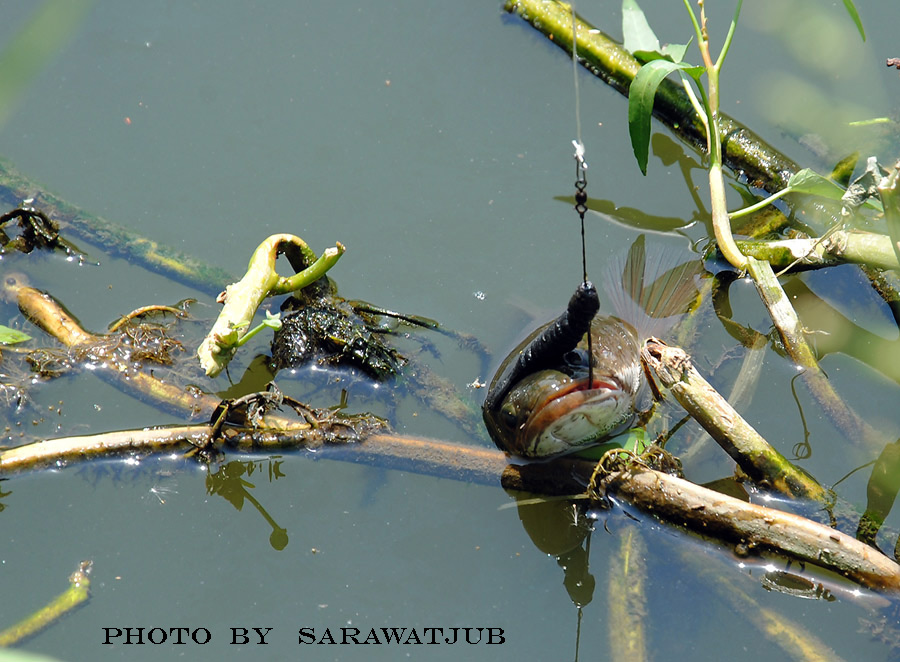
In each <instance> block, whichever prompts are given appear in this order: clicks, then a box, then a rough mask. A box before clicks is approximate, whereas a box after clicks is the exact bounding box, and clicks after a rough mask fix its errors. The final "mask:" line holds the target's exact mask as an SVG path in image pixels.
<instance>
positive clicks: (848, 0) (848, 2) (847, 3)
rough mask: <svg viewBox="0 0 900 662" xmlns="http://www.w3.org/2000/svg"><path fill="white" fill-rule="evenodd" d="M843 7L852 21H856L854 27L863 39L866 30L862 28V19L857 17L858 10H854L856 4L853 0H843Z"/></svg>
mask: <svg viewBox="0 0 900 662" xmlns="http://www.w3.org/2000/svg"><path fill="white" fill-rule="evenodd" d="M844 7H846V8H847V13H848V14H850V18H852V19H853V22H854V23H856V29H857V30H859V36H860V37H862V40H863V41H865V40H866V31H865V29H864V28H863V24H862V21H861V20H860V18H859V12H858V11H856V5H854V4H853V0H844Z"/></svg>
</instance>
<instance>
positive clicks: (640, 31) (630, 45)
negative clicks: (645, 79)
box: [622, 0, 660, 53]
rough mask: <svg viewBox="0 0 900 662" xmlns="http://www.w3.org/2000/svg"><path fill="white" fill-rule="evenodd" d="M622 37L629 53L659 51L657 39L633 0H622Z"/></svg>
mask: <svg viewBox="0 0 900 662" xmlns="http://www.w3.org/2000/svg"><path fill="white" fill-rule="evenodd" d="M622 39H623V40H624V42H625V43H624V44H623V45H624V46H625V49H626V50H628V51H629V52H631V53H637V52H638V51H647V52H650V53H659V52H660V49H659V39H657V38H656V34H655V33H654V32H653V29H652V28H651V27H650V24H649V23H648V22H647V17H646V16H644V12H642V11H641V8H640V7H638V3H637V2H635V0H622Z"/></svg>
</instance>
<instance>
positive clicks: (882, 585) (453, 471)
mask: <svg viewBox="0 0 900 662" xmlns="http://www.w3.org/2000/svg"><path fill="white" fill-rule="evenodd" d="M338 437H340V439H338ZM354 441H358V442H359V443H348V442H354ZM208 444H211V446H210V447H211V448H221V449H229V448H231V449H239V450H242V451H255V452H260V451H263V452H265V451H269V452H271V451H275V450H284V449H288V448H290V449H295V450H302V449H304V448H314V449H316V450H317V451H318V452H317V453H316V454H315V455H314V457H316V458H322V459H332V460H341V461H346V462H359V463H366V464H378V465H380V466H385V467H388V468H392V469H398V470H402V471H413V472H416V473H420V474H424V475H432V476H440V477H443V478H450V479H454V480H461V481H464V482H469V483H479V484H486V485H496V484H497V483H498V482H500V483H501V484H502V485H503V487H505V488H507V489H511V490H519V491H526V492H534V493H538V494H568V495H573V494H578V493H580V492H582V491H583V486H584V485H585V484H587V483H588V482H589V481H590V480H591V476H592V473H593V472H594V469H595V466H594V463H593V462H587V461H584V460H578V459H574V458H559V459H556V460H554V461H553V462H541V463H532V464H524V465H512V464H507V460H506V457H505V456H504V455H503V454H502V453H500V452H499V451H496V450H492V449H487V448H477V447H472V446H462V445H459V444H451V443H447V442H443V441H437V440H431V439H422V438H416V437H405V436H400V435H394V434H389V433H386V432H385V431H384V428H383V427H382V428H379V427H378V426H377V425H372V426H371V427H370V428H366V427H364V426H357V427H354V426H352V425H350V424H348V423H347V422H335V423H334V424H333V426H331V427H329V426H321V427H320V429H319V430H318V431H317V430H316V429H315V428H313V429H307V430H292V431H285V430H275V429H261V428H257V429H253V428H231V427H228V428H224V429H223V430H221V431H220V434H218V435H216V434H215V430H214V428H213V427H212V426H208V425H194V426H181V427H176V428H159V429H152V430H130V431H124V432H116V433H107V434H103V435H93V436H90V437H69V438H65V439H56V440H49V441H43V442H35V443H33V444H28V445H25V446H20V447H18V448H14V449H10V450H6V451H3V452H2V453H0V476H2V477H9V476H11V475H13V474H14V473H18V472H23V471H30V470H34V469H38V468H41V467H46V466H60V465H65V464H67V463H71V462H76V461H79V460H84V459H88V458H90V457H100V456H107V457H110V456H112V457H115V456H121V455H122V454H134V453H139V454H146V453H149V452H154V453H171V452H173V451H179V452H181V451H184V450H185V449H190V448H191V447H196V446H206V445H208ZM598 485H599V492H598V491H597V490H595V491H594V494H593V496H594V497H597V496H598V495H599V494H602V493H603V490H605V491H606V493H608V494H611V495H614V496H615V497H617V498H619V499H621V500H623V501H625V502H627V503H630V504H631V505H632V506H634V507H636V508H637V509H639V510H641V511H643V512H645V513H647V514H648V515H652V516H654V517H656V518H658V519H660V520H661V521H663V522H666V523H668V524H670V525H674V526H678V527H683V528H686V529H687V530H689V531H693V532H695V533H698V534H700V535H702V536H705V537H707V538H710V539H714V540H719V541H723V542H725V543H728V544H735V545H741V549H742V550H744V551H745V552H746V553H750V554H754V553H759V552H772V553H780V554H785V555H787V556H789V557H792V558H795V559H798V560H801V561H806V562H809V563H813V564H815V565H817V566H819V567H822V568H825V569H828V570H832V571H834V572H837V573H840V574H841V575H844V576H846V577H848V578H849V579H851V580H853V581H855V582H857V583H858V584H861V585H863V586H866V587H869V588H873V589H878V590H890V591H897V590H900V566H898V565H897V564H895V563H894V562H893V561H891V560H890V559H888V558H887V557H886V556H884V555H882V554H881V553H880V552H878V551H877V550H875V549H873V548H871V547H869V546H867V545H865V544H863V543H861V542H859V541H857V540H855V539H854V538H852V537H850V536H847V535H845V534H843V533H840V532H839V531H836V530H835V529H832V528H829V527H827V526H825V525H822V524H818V523H816V522H813V521H811V520H808V519H806V518H803V517H800V516H797V515H792V514H790V513H784V512H782V511H779V510H775V509H772V508H766V507H764V506H757V505H753V504H749V503H746V502H744V501H740V500H738V499H734V498H731V497H727V496H725V495H723V494H720V493H719V492H714V491H712V490H709V489H707V488H704V487H700V486H697V485H694V484H693V483H690V482H689V481H686V480H684V479H680V478H676V477H674V476H670V475H668V474H664V473H661V472H658V471H653V470H650V469H643V468H629V469H627V470H622V471H618V472H614V473H612V474H609V475H607V476H606V477H604V478H603V479H602V481H601V482H600V483H599V484H598Z"/></svg>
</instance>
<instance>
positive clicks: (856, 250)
mask: <svg viewBox="0 0 900 662" xmlns="http://www.w3.org/2000/svg"><path fill="white" fill-rule="evenodd" d="M737 245H738V248H739V249H740V251H741V252H742V253H744V254H745V255H747V256H750V257H754V258H756V259H757V260H765V261H766V262H768V263H769V264H771V265H772V267H773V268H774V269H778V270H780V269H785V268H787V267H788V266H791V265H794V263H795V262H796V265H794V266H793V267H792V270H793V269H815V268H819V267H828V266H833V265H835V264H841V263H845V262H851V263H856V264H866V265H868V266H870V267H875V268H876V269H900V262H898V261H897V255H896V254H895V252H894V247H893V242H892V241H891V238H890V237H888V236H887V235H883V234H876V233H874V232H858V231H854V230H838V231H836V232H832V233H830V234H829V235H828V236H827V237H825V238H818V239H781V240H778V241H741V240H738V242H737Z"/></svg>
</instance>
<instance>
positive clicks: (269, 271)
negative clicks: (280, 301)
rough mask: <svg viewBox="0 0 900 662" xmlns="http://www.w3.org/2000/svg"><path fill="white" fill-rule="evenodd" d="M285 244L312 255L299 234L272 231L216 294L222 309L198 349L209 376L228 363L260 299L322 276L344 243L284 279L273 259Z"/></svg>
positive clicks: (342, 251) (214, 374)
mask: <svg viewBox="0 0 900 662" xmlns="http://www.w3.org/2000/svg"><path fill="white" fill-rule="evenodd" d="M286 245H288V246H293V247H295V248H297V249H299V250H300V251H301V252H303V254H304V256H305V257H307V256H310V255H312V256H313V257H314V254H313V253H312V252H311V251H310V250H309V247H308V246H307V245H306V242H304V241H303V240H302V239H300V238H299V237H295V236H294V235H291V234H274V235H272V236H270V237H268V238H267V239H266V240H265V241H263V242H262V243H261V244H260V245H259V247H258V248H257V249H256V250H255V251H254V252H253V256H252V257H251V258H250V265H249V266H248V268H247V273H246V274H244V277H243V278H241V280H240V281H238V282H237V283H234V284H232V285H229V286H228V287H227V288H226V289H225V292H224V293H223V294H222V295H220V296H219V299H220V300H221V301H223V302H224V306H223V307H222V312H220V313H219V317H218V318H217V319H216V321H215V323H214V324H213V326H212V329H210V331H209V333H208V334H207V336H206V337H205V338H204V339H203V342H201V343H200V347H199V348H198V349H197V357H198V358H199V359H200V366H201V367H202V368H203V370H204V372H206V374H207V375H208V376H210V377H215V376H216V375H218V374H219V373H221V372H222V370H224V369H225V366H226V365H228V362H229V361H230V360H231V358H232V357H233V356H234V354H235V352H236V351H237V347H238V345H239V342H240V340H241V338H242V337H243V336H244V335H245V334H246V333H247V331H248V330H249V328H250V322H251V321H252V320H253V316H254V315H256V310H257V308H259V306H260V304H261V303H262V302H263V299H265V298H266V297H268V296H273V295H276V294H287V293H290V292H293V291H295V290H299V289H301V288H303V287H306V286H307V285H310V284H311V283H313V282H315V281H316V280H318V279H319V278H321V277H322V276H324V275H325V273H326V272H327V271H328V270H329V269H330V268H331V267H332V266H334V264H335V263H336V262H337V261H338V259H339V258H340V257H341V255H343V253H344V247H343V245H341V244H340V243H338V244H337V245H336V246H335V247H333V248H329V249H326V250H325V252H324V253H322V256H321V257H319V258H318V259H316V260H315V261H314V262H313V263H312V264H310V265H309V266H308V267H306V269H304V270H303V271H301V272H300V273H297V274H294V275H293V276H290V277H287V278H285V277H283V276H279V275H278V273H277V272H276V271H275V261H276V260H277V259H278V255H279V253H280V252H284V251H285V250H286Z"/></svg>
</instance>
